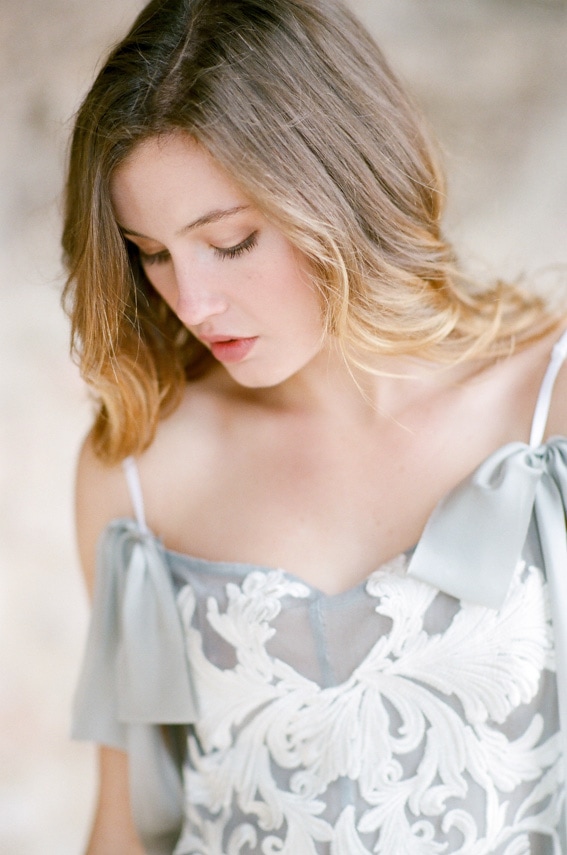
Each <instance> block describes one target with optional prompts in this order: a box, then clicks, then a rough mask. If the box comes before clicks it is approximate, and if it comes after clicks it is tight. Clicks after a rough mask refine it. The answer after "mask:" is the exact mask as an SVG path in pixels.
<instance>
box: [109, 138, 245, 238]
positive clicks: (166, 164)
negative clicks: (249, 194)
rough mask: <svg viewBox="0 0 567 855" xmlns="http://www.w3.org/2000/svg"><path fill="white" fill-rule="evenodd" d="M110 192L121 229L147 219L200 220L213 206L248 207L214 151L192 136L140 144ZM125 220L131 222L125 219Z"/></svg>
mask: <svg viewBox="0 0 567 855" xmlns="http://www.w3.org/2000/svg"><path fill="white" fill-rule="evenodd" d="M110 192H111V199H112V204H113V207H114V210H115V213H116V215H117V218H118V220H119V221H120V223H121V224H122V225H125V226H129V225H133V224H132V223H130V222H129V220H130V219H131V218H132V217H134V218H138V217H139V216H140V215H141V214H143V215H144V216H146V215H147V214H148V212H150V211H151V212H152V214H153V215H154V216H166V215H169V214H172V213H175V214H176V215H178V216H183V217H188V218H189V219H191V218H196V217H199V216H201V215H202V213H203V210H204V209H209V208H210V207H211V206H236V205H244V204H246V203H247V199H246V197H245V196H244V194H243V193H242V192H241V191H240V190H239V188H238V187H237V186H236V184H235V183H234V182H233V180H232V179H231V177H230V176H229V175H228V173H227V172H226V171H225V170H224V169H223V168H222V167H221V166H220V165H219V164H218V163H217V162H216V161H215V160H214V158H213V157H212V156H211V155H210V154H209V152H208V151H207V150H206V149H205V148H203V146H201V145H199V143H197V142H195V140H193V139H192V138H191V137H190V136H188V135H187V134H182V133H178V134H171V135H168V136H160V137H152V138H150V139H148V140H144V141H143V142H141V143H139V144H138V145H137V146H136V147H135V148H134V150H133V151H132V152H131V153H130V154H129V155H128V157H127V158H126V159H125V160H124V161H123V163H121V164H120V165H119V166H118V167H117V168H116V169H115V171H114V173H113V175H112V178H111V184H110ZM125 218H126V219H125Z"/></svg>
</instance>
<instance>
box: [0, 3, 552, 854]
mask: <svg viewBox="0 0 567 855" xmlns="http://www.w3.org/2000/svg"><path fill="white" fill-rule="evenodd" d="M353 5H354V6H355V8H356V9H358V10H359V11H360V13H361V15H362V16H363V17H364V18H365V19H366V20H367V21H369V22H371V25H372V29H373V30H374V32H375V33H376V35H377V37H378V39H379V41H380V42H381V43H382V45H383V46H384V47H385V49H386V53H387V54H388V56H389V57H390V59H391V61H392V62H393V64H394V65H395V67H396V68H397V69H398V70H399V71H400V72H401V73H402V76H403V77H404V78H405V79H406V80H407V82H408V83H409V84H410V86H411V87H412V89H413V91H414V93H415V95H416V97H417V99H418V100H419V101H420V102H421V103H422V105H423V107H424V109H425V111H426V113H427V114H428V116H429V118H430V120H431V123H432V125H433V127H434V128H435V129H436V130H437V131H438V133H439V135H440V136H441V139H442V142H443V146H444V149H445V151H446V156H447V165H448V169H449V175H450V199H451V202H450V207H449V216H448V227H449V229H450V231H451V233H452V234H453V235H454V236H455V238H456V239H457V242H458V245H459V246H460V247H461V248H462V252H463V255H464V256H465V257H466V258H467V260H469V261H470V262H471V263H472V264H474V266H475V267H476V268H486V269H488V270H491V271H493V272H500V271H502V270H504V271H505V272H507V273H509V274H514V273H517V272H519V271H520V270H522V269H528V270H533V269H534V268H535V267H537V266H539V265H542V264H546V263H560V262H563V263H565V262H567V242H566V234H567V228H566V223H567V158H566V157H565V151H566V150H567V98H566V97H565V93H566V92H567V51H566V50H565V45H566V44H567V18H566V14H567V13H566V8H565V5H564V4H563V3H561V2H560V0H555V2H554V0H540V2H535V0H534V2H528V0H525V2H522V0H353ZM140 6H141V3H139V2H136V0H97V2H92V0H74V2H72V3H69V2H64V0H41V2H38V0H0V115H1V116H2V122H1V124H0V187H1V192H0V305H1V311H0V366H1V371H0V406H1V424H0V717H1V721H0V851H1V852H3V853H4V852H5V853H7V855H40V853H41V855H44V853H46V852H49V853H51V852H56V853H58V855H72V853H78V852H79V851H80V847H81V842H82V840H83V837H84V828H85V824H86V822H87V817H88V814H89V810H90V807H89V805H90V800H91V796H92V790H93V766H92V753H91V749H90V748H89V747H86V746H81V745H74V744H71V743H70V742H69V741H68V739H67V728H68V709H69V704H70V696H71V692H72V686H73V682H74V679H75V676H76V669H77V664H78V659H79V653H80V647H81V644H82V640H83V637H84V631H85V626H86V615H87V610H86V604H85V599H84V595H83V590H82V586H81V583H80V580H79V576H78V571H77V566H76V557H75V552H74V545H73V535H72V498H71V494H72V477H73V476H72V471H73V465H74V459H75V456H76V452H77V447H78V444H79V442H80V437H81V435H82V434H83V433H84V431H85V430H86V427H87V424H88V418H89V405H88V399H87V395H86V393H85V391H84V390H83V389H82V386H81V384H80V382H79V380H78V377H77V374H76V370H75V369H74V367H73V366H72V365H71V364H70V362H69V360H68V356H67V329H66V323H65V321H64V319H63V317H62V315H61V312H60V309H59V305H58V293H59V290H60V287H61V273H60V266H59V248H58V229H59V194H60V187H61V180H62V163H63V160H64V149H65V141H66V138H67V135H68V129H69V123H70V117H71V116H72V113H73V110H74V108H75V107H76V105H77V103H78V99H79V98H80V95H81V93H82V92H84V90H85V89H86V87H87V86H88V84H89V81H90V80H91V79H92V73H93V69H94V67H95V65H96V64H97V63H98V61H99V58H100V57H101V55H102V53H103V51H104V49H105V46H106V45H107V44H109V43H110V42H111V41H112V40H113V39H114V38H115V37H117V36H118V35H119V33H120V32H121V31H122V29H123V28H124V26H125V24H126V23H127V22H128V21H129V20H130V19H131V18H132V16H133V14H134V13H135V11H136V10H137V9H138V8H140Z"/></svg>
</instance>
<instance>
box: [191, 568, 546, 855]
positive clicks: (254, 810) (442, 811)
mask: <svg viewBox="0 0 567 855" xmlns="http://www.w3.org/2000/svg"><path fill="white" fill-rule="evenodd" d="M405 564H406V560H405V558H403V559H398V560H396V561H394V562H392V563H391V564H390V565H389V566H388V567H387V568H383V569H382V570H380V571H377V572H376V573H374V574H373V575H372V576H371V577H370V579H369V580H368V582H367V585H366V591H365V592H364V590H363V589H360V592H359V596H360V597H364V598H366V600H367V601H368V602H369V603H371V606H372V610H371V613H374V614H375V620H376V621H378V620H382V623H381V624H380V625H381V626H382V627H384V626H388V627H389V631H387V632H384V631H381V632H377V633H376V634H375V636H374V641H373V643H372V644H370V645H368V648H367V649H368V652H367V654H366V655H365V656H364V657H363V658H362V661H360V664H358V666H357V667H355V668H354V670H352V672H351V673H350V676H349V677H348V678H347V679H346V680H343V681H342V682H340V683H338V684H337V685H327V686H325V687H322V686H321V685H319V683H317V682H316V681H314V680H312V679H309V678H308V677H307V676H305V674H303V673H300V672H299V671H298V670H297V669H296V668H295V667H292V665H291V664H290V663H289V662H286V661H285V654H286V645H288V646H289V645H290V644H293V645H294V646H295V648H296V652H297V649H299V650H301V649H302V648H301V645H304V647H305V651H306V657H308V656H309V655H310V654H309V652H308V651H310V650H311V649H312V647H313V640H312V639H307V638H301V637H297V638H293V639H290V638H289V637H286V638H282V639H281V643H279V638H278V623H279V621H280V620H282V619H283V618H284V617H285V614H286V610H289V609H299V608H301V609H303V610H304V611H305V614H306V615H307V613H308V610H309V607H310V603H312V602H313V599H314V598H317V597H320V595H317V594H315V593H314V592H313V591H312V590H311V589H309V588H308V587H307V586H306V585H304V584H302V583H301V582H299V581H297V580H295V579H292V578H291V577H289V576H287V575H286V574H285V573H283V572H282V571H269V572H262V571H254V572H250V573H249V574H248V575H246V576H245V578H244V579H243V580H242V579H240V580H239V584H236V583H232V582H231V583H229V584H228V585H227V586H226V601H225V602H224V603H223V604H222V605H221V603H220V602H219V601H218V600H217V599H216V598H213V597H209V598H208V600H207V602H206V609H205V612H204V613H205V614H206V619H201V621H200V622H199V620H197V618H196V605H197V604H196V597H195V594H194V591H193V589H192V587H191V586H190V585H187V586H185V587H183V588H182V590H181V591H180V594H179V600H178V602H179V608H180V612H181V615H182V620H183V623H184V627H185V633H186V639H187V653H188V656H189V660H190V662H191V668H192V672H193V675H194V679H195V686H196V691H197V695H198V699H199V712H200V714H199V721H198V723H197V724H196V725H195V728H194V730H193V731H192V732H190V735H189V740H188V759H187V763H186V769H185V778H186V780H185V785H186V794H187V796H186V800H187V804H186V823H185V828H184V832H183V834H182V836H181V839H180V841H179V844H178V846H177V848H176V853H177V855H250V853H258V855H260V853H262V855H276V853H277V855H322V853H325V855H393V853H395V855H436V853H443V855H446V854H447V853H454V855H457V853H461V855H496V853H498V855H524V853H525V855H528V853H532V855H535V853H541V855H544V853H545V855H551V853H556V855H559V853H560V851H561V850H560V839H559V833H558V831H557V829H558V827H559V822H560V817H561V811H562V807H563V805H562V794H561V788H560V786H559V782H560V780H561V776H562V769H561V765H560V759H561V752H560V745H559V737H558V732H557V731H558V725H557V722H556V721H555V719H554V715H555V713H554V714H553V715H551V716H550V720H551V721H552V722H555V723H554V724H552V725H551V726H550V725H549V723H546V721H544V718H543V716H542V715H541V713H539V712H537V711H536V710H535V707H534V703H535V700H534V699H536V698H539V705H540V707H541V704H542V703H544V702H545V700H544V701H542V700H541V697H540V695H541V692H542V681H544V678H545V673H546V672H547V673H551V672H553V669H554V661H553V644H552V635H551V629H550V616H549V608H548V603H547V592H546V585H545V583H544V581H543V579H542V574H541V572H540V571H539V570H538V569H537V568H534V567H525V566H524V565H523V564H522V565H521V566H519V567H518V569H517V573H516V577H515V580H514V583H513V585H512V587H511V590H510V592H509V595H508V597H507V600H506V602H505V604H504V606H503V607H502V609H501V610H500V611H498V612H496V611H494V610H491V609H488V608H485V607H481V606H476V605H470V604H467V603H459V602H457V601H454V600H451V599H450V598H448V597H446V596H445V595H443V594H440V593H439V592H437V591H436V590H434V589H433V588H431V587H430V586H428V585H425V584H424V583H421V582H419V581H417V580H414V579H411V578H409V577H407V576H406V575H405V572H404V571H405ZM368 598H371V599H370V600H368ZM323 600H324V598H323ZM448 604H449V605H448ZM339 605H340V603H339ZM334 607H335V608H336V606H334ZM451 609H452V611H451ZM436 626H437V627H438V628H436ZM348 631H349V632H350V631H351V630H348ZM352 631H356V627H353V628H352ZM361 631H362V629H361ZM205 635H207V637H208V639H209V643H212V642H211V641H210V639H213V640H214V638H215V637H216V638H217V640H218V641H219V642H221V641H222V643H223V644H224V645H227V646H228V647H229V648H230V649H231V650H232V651H233V658H234V662H233V663H232V664H231V665H230V667H219V666H218V665H216V664H214V663H213V662H211V661H210V659H209V658H207V656H206V655H205V653H204V650H206V649H207V646H206V645H205V644H204V643H203V640H204V636H205ZM282 635H283V633H282ZM348 643H349V639H348V636H346V637H345V638H344V644H348ZM278 644H279V646H278ZM298 645H299V648H298V647H297V646H298ZM268 648H269V649H268ZM294 661H296V660H294ZM548 683H549V685H551V681H549V680H548ZM538 693H539V694H538ZM552 697H554V695H552ZM530 705H531V706H532V707H534V708H533V709H532V708H531V706H530ZM534 841H538V842H536V843H534Z"/></svg>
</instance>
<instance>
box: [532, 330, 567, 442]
mask: <svg viewBox="0 0 567 855" xmlns="http://www.w3.org/2000/svg"><path fill="white" fill-rule="evenodd" d="M566 358H567V330H565V332H564V333H563V335H562V336H561V338H560V339H559V341H557V342H556V343H555V345H554V346H553V350H552V351H551V358H550V360H549V365H548V366H547V371H546V372H545V375H544V378H543V381H542V384H541V387H540V390H539V394H538V396H537V401H536V405H535V410H534V417H533V421H532V431H531V434H530V445H531V446H532V448H535V447H537V446H538V445H541V443H542V441H543V437H544V434H545V426H546V424H547V417H548V415H549V408H550V406H551V397H552V395H553V387H554V386H555V381H556V379H557V375H558V374H559V369H560V368H561V366H562V365H563V363H564V362H565V359H566Z"/></svg>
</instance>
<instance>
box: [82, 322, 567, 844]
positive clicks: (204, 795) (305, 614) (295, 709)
mask: <svg viewBox="0 0 567 855" xmlns="http://www.w3.org/2000/svg"><path fill="white" fill-rule="evenodd" d="M566 351H567V336H563V338H562V339H561V340H560V342H558V344H557V345H556V346H555V348H554V352H553V356H552V360H551V362H550V367H549V369H548V372H547V374H546V378H545V379H544V383H543V385H542V389H541V392H540V396H539V400H538V405H537V408H536V413H535V417H534V425H533V431H532V439H531V442H530V444H525V443H520V442H517V443H510V444H508V445H506V446H505V447H504V448H502V449H500V450H499V451H497V452H496V453H495V454H493V455H491V456H490V457H489V458H488V459H487V460H486V461H484V462H483V463H482V464H481V465H480V466H479V467H478V468H477V469H476V470H475V471H474V472H473V473H472V474H471V475H470V476H469V477H468V478H466V479H465V480H464V481H463V482H462V483H461V484H460V485H458V486H457V487H456V488H455V489H454V490H452V491H451V492H450V493H449V494H448V496H447V497H446V498H445V499H444V500H443V501H442V502H441V503H440V504H439V505H438V507H437V508H436V509H435V511H434V513H433V514H432V516H431V518H430V520H429V522H428V523H427V526H426V528H425V530H424V532H423V535H422V537H421V539H420V541H419V543H418V544H417V546H416V547H415V548H414V549H412V550H409V551H408V552H407V553H404V554H402V555H399V556H397V557H396V558H394V559H393V560H392V561H389V562H388V563H387V564H385V565H383V566H382V567H379V568H377V569H376V570H375V571H374V572H373V573H372V574H371V575H370V577H369V578H368V579H367V580H365V581H364V582H363V583H362V584H360V585H358V586H357V587H355V588H353V589H351V590H349V591H346V592H345V593H342V594H339V595H337V596H327V595H325V594H323V593H322V592H321V591H319V590H317V589H315V588H313V587H311V586H309V585H307V584H306V583H305V582H303V581H301V580H300V579H298V578H296V577H294V576H292V575H291V574H289V573H287V572H286V571H285V570H282V569H277V568H269V567H260V566H255V565H244V564H238V563H233V562H226V563H223V562H210V561H205V560H203V559H198V558H193V557H191V556H188V555H182V554H179V553H175V552H172V551H171V550H168V549H166V548H165V547H164V546H163V545H162V544H161V543H160V541H159V540H158V539H157V538H156V537H155V536H154V535H153V534H152V533H151V532H150V531H149V530H148V529H147V527H146V525H145V521H144V515H143V504H142V498H141V491H140V487H139V482H138V479H137V473H136V468H135V463H134V461H132V460H129V461H127V462H126V467H125V468H126V474H127V478H128V482H129V485H130V490H131V493H132V500H133V503H134V507H135V509H136V520H130V519H123V520H117V521H114V522H113V523H112V524H111V525H110V526H109V527H108V528H107V529H106V530H105V532H104V533H103V536H102V538H101V542H100V545H99V554H98V572H97V585H96V591H95V598H94V606H93V617H92V621H91V628H90V633H89V638H88V642H87V650H86V653H85V661H84V666H83V672H82V675H81V680H80V683H79V687H78V691H77V697H76V706H75V726H74V731H75V735H76V736H78V737H80V738H87V739H94V740H97V741H99V742H101V743H104V744H108V745H112V746H115V747H119V748H124V749H125V750H127V751H128V752H129V756H130V775H131V790H132V799H133V809H134V815H135V821H136V824H137V826H138V829H139V832H140V835H141V837H142V839H143V841H144V845H145V847H146V850H147V852H148V853H151V855H158V853H159V855H162V853H169V855H171V853H175V855H252V853H254V855H276V853H278V855H323V853H324V855H371V854H372V855H374V853H380V855H393V853H396V855H406V853H407V855H434V853H444V855H445V853H452V855H456V853H462V855H523V854H524V853H532V855H551V853H554V855H560V853H561V852H564V851H566V842H567V841H566V838H565V811H564V779H565V755H566V752H565V732H566V729H565V714H566V712H567V703H566V701H567V686H566V681H565V667H566V663H567V656H566V653H567V639H566V630H565V628H564V626H563V621H562V620H561V615H562V610H563V608H567V546H566V535H565V507H566V506H567V439H565V438H563V437H556V438H552V439H551V440H549V441H548V442H546V443H543V444H542V437H543V434H544V429H545V421H546V417H547V411H548V408H549V401H550V399H551V393H552V388H553V383H554V380H555V376H556V374H557V371H558V370H559V367H560V365H561V363H562V362H563V360H564V358H565V355H566ZM558 677H559V679H558Z"/></svg>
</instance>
